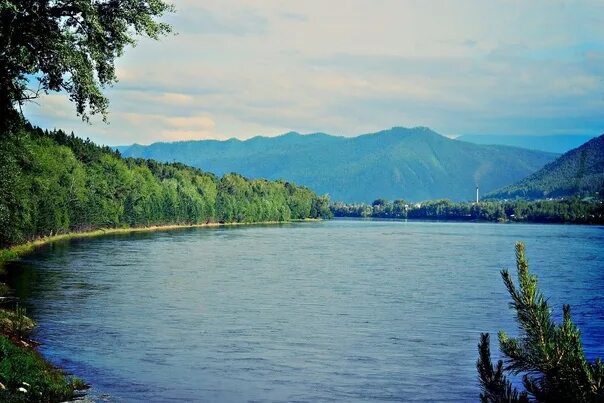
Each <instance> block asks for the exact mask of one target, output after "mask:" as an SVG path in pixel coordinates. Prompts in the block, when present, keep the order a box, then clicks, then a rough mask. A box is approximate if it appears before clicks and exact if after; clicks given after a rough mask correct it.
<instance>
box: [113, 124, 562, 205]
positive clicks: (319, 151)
mask: <svg viewBox="0 0 604 403" xmlns="http://www.w3.org/2000/svg"><path fill="white" fill-rule="evenodd" d="M118 149H119V150H120V152H121V153H122V155H123V156H125V157H136V158H146V159H155V160H159V161H165V162H173V161H175V162H182V163H185V164H188V165H192V166H194V167H197V168H200V169H202V170H205V171H209V172H213V173H215V174H217V175H223V174H225V173H228V172H238V173H240V174H242V175H244V176H247V177H250V178H267V179H284V180H289V181H293V182H295V183H296V184H301V185H305V186H308V187H310V188H311V189H313V190H315V191H316V192H319V193H328V194H329V195H330V196H331V198H332V200H339V201H346V202H371V201H373V200H374V199H377V198H387V199H405V200H409V201H421V200H427V199H438V198H449V199H452V200H472V199H473V198H474V197H475V187H476V186H479V187H480V189H481V192H483V193H486V192H490V191H493V190H496V189H499V188H501V187H503V186H506V185H509V184H512V183H515V182H517V181H519V180H520V179H522V178H524V177H526V176H528V175H530V174H532V173H533V172H536V171H537V170H539V169H540V168H542V167H543V166H544V165H545V164H547V163H549V162H551V161H553V160H554V159H555V158H556V157H557V156H558V154H554V153H548V152H543V151H536V150H526V149H522V148H516V147H509V146H501V145H478V144H472V143H468V142H464V141H459V140H453V139H450V138H448V137H445V136H442V135H440V134H438V133H435V132H434V131H432V130H430V129H428V128H425V127H416V128H402V127H395V128H392V129H389V130H384V131H380V132H377V133H370V134H365V135H361V136H357V137H339V136H332V135H328V134H324V133H316V134H309V135H301V134H299V133H295V132H291V133H287V134H284V135H281V136H278V137H254V138H251V139H249V140H245V141H241V140H237V139H230V140H226V141H217V140H201V141H182V142H174V143H155V144H151V145H149V146H142V145H136V144H135V145H132V146H128V147H119V148H118Z"/></svg>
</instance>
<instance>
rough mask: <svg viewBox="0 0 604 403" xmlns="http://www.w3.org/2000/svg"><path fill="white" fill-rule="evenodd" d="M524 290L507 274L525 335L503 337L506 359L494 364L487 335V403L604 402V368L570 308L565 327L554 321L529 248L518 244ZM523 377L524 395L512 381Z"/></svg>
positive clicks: (482, 351)
mask: <svg viewBox="0 0 604 403" xmlns="http://www.w3.org/2000/svg"><path fill="white" fill-rule="evenodd" d="M516 266H517V271H518V282H519V284H518V286H516V285H515V284H514V281H513V280H512V276H511V275H510V273H509V272H508V271H507V270H503V271H502V272H501V276H502V277H503V282H504V283H505V286H506V288H507V290H508V292H509V294H510V296H511V298H512V302H511V303H510V305H511V307H512V309H513V310H514V311H515V314H516V320H517V322H518V326H519V330H520V334H519V336H518V337H516V338H511V337H509V336H508V335H507V334H506V333H504V332H500V333H499V344H500V347H501V352H502V354H503V357H504V360H500V361H499V362H498V363H497V365H495V366H494V365H493V364H492V362H491V354H490V346H489V334H488V333H483V334H482V335H481V340H480V344H479V345H478V350H479V358H478V361H477V364H476V366H477V369H478V374H479V380H480V385H481V389H482V393H481V395H480V399H481V401H483V402H510V403H513V402H529V401H536V402H601V401H604V364H603V363H602V361H601V360H600V359H596V360H595V361H594V362H589V361H588V360H587V358H586V357H585V352H584V351H583V345H582V343H581V333H580V331H579V329H578V328H577V326H576V325H575V324H574V323H573V321H572V319H571V314H570V307H569V306H568V305H564V307H563V319H562V323H560V324H557V323H555V322H554V320H553V319H552V312H551V309H550V306H549V304H548V302H547V298H545V297H544V296H543V294H541V292H540V291H539V289H538V287H537V278H536V277H535V276H534V275H532V274H531V273H530V272H529V266H528V262H527V259H526V255H525V249H524V244H522V243H520V242H519V243H517V244H516ZM510 374H511V375H514V376H520V375H521V376H522V385H523V386H524V389H525V390H522V391H519V390H518V389H517V388H516V387H515V386H514V385H513V384H512V382H511V381H510V379H509V378H508V376H509V375H510Z"/></svg>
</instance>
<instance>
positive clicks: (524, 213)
mask: <svg viewBox="0 0 604 403" xmlns="http://www.w3.org/2000/svg"><path fill="white" fill-rule="evenodd" d="M331 211H332V213H333V215H334V216H336V217H366V218H396V219H423V220H456V221H496V222H537V223H576V224H603V223H604V204H603V202H602V200H600V199H579V198H576V197H575V198H568V199H559V200H540V201H526V200H513V201H481V202H479V203H470V202H452V201H450V200H431V201H426V202H422V203H408V202H406V201H405V200H395V201H388V200H384V199H378V200H375V201H374V202H373V203H372V204H346V203H333V204H332V205H331Z"/></svg>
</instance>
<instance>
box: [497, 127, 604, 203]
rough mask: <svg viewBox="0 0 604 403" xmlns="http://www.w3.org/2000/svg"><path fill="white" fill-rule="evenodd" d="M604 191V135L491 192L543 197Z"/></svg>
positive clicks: (507, 196) (503, 195)
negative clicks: (527, 175)
mask: <svg viewBox="0 0 604 403" xmlns="http://www.w3.org/2000/svg"><path fill="white" fill-rule="evenodd" d="M596 192H599V193H600V194H601V195H602V194H604V135H601V136H600V137H596V138H594V139H592V140H590V141H588V142H587V143H585V144H583V145H582V146H580V147H578V148H575V149H574V150H571V151H569V152H567V153H566V154H564V155H562V156H561V157H560V158H558V159H557V160H555V161H553V162H551V163H549V164H547V165H546V166H545V167H543V169H541V170H540V171H538V172H536V173H534V174H533V175H531V176H529V177H527V178H525V179H523V180H521V181H520V182H518V183H516V184H514V185H510V186H507V187H504V188H503V189H500V190H497V191H495V192H493V193H491V194H489V195H488V197H490V198H498V199H511V198H528V199H541V198H546V197H563V196H588V195H594V194H595V193H596Z"/></svg>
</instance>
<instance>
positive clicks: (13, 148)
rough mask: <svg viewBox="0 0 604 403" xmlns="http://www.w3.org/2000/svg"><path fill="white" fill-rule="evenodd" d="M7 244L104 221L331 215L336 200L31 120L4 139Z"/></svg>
mask: <svg viewBox="0 0 604 403" xmlns="http://www.w3.org/2000/svg"><path fill="white" fill-rule="evenodd" d="M0 171H1V172H3V175H2V176H1V177H0V247H6V246H10V245H14V244H19V243H23V242H27V241H30V240H33V239H35V238H38V237H42V236H49V235H55V234H61V233H66V232H74V231H89V230H94V229H100V228H116V227H138V226H153V225H166V224H203V223H217V222H220V223H232V222H241V223H250V222H265V221H289V220H296V219H306V218H320V217H329V216H330V214H331V212H330V210H329V200H328V198H327V197H326V196H317V195H316V194H315V193H314V192H312V191H311V190H310V189H308V188H305V187H300V186H296V185H294V184H292V183H289V182H284V181H267V180H249V179H246V178H244V177H242V176H241V175H238V174H234V173H231V174H226V175H224V176H223V177H221V178H219V177H216V176H215V175H213V174H210V173H206V172H202V171H200V170H198V169H196V168H191V167H187V166H185V165H183V164H179V163H158V162H155V161H152V160H144V159H133V158H122V157H121V156H120V154H119V152H118V151H114V150H112V149H110V148H109V147H100V146H97V145H95V144H94V143H92V142H91V141H90V140H82V139H80V138H78V137H76V136H75V135H73V134H70V135H68V134H66V133H65V132H63V131H61V130H55V131H43V130H42V129H40V128H35V127H32V126H31V125H29V124H27V123H25V124H23V125H22V126H21V128H20V129H19V130H16V131H15V132H14V133H13V134H12V135H10V136H4V137H2V138H0Z"/></svg>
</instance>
